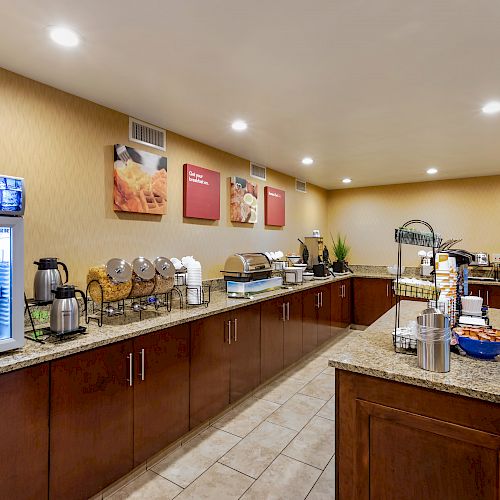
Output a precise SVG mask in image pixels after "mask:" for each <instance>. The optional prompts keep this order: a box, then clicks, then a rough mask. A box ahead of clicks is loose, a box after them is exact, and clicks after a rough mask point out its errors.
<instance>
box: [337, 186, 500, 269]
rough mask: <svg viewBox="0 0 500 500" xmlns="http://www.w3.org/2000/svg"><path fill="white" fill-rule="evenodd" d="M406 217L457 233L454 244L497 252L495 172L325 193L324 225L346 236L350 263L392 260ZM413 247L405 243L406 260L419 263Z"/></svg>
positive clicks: (499, 221) (499, 224)
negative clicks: (396, 232)
mask: <svg viewBox="0 0 500 500" xmlns="http://www.w3.org/2000/svg"><path fill="white" fill-rule="evenodd" d="M410 219H423V220H426V221H427V222H429V223H430V224H431V225H432V226H433V227H434V230H435V231H436V232H439V233H441V235H442V236H443V238H444V239H450V238H456V239H458V238H462V239H463V242H462V243H460V244H459V245H457V246H458V248H465V249H467V250H470V251H473V252H474V251H486V252H488V253H493V252H494V253H500V176H495V177H476V178H470V179H457V180H446V181H433V182H421V183H414V184H400V185H392V186H378V187H370V188H359V189H345V190H336V191H330V192H329V200H328V225H329V229H330V230H331V231H332V233H333V234H334V235H335V234H336V233H337V232H340V233H342V234H346V235H347V239H348V243H349V244H350V245H351V247H352V250H351V255H350V256H349V262H350V263H352V264H370V265H388V264H392V263H396V262H397V245H396V243H394V229H395V228H396V227H399V226H400V225H401V224H403V223H404V222H406V221H408V220H410ZM418 250H420V248H417V247H413V246H408V245H407V246H404V250H403V258H404V263H405V264H406V265H418V264H419V262H420V261H419V259H418V257H417V255H416V253H417V251H418Z"/></svg>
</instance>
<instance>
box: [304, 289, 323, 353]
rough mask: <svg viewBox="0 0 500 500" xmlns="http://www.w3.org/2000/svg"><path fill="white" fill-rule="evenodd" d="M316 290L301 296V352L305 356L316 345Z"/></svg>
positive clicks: (308, 291) (307, 291)
mask: <svg viewBox="0 0 500 500" xmlns="http://www.w3.org/2000/svg"><path fill="white" fill-rule="evenodd" d="M318 301H319V299H318V289H317V288H312V289H310V290H306V291H305V292H304V293H303V294H302V321H303V323H302V352H303V353H304V354H307V353H308V352H311V351H312V350H313V349H314V348H315V347H316V346H317V345H318Z"/></svg>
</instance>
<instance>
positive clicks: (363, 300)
mask: <svg viewBox="0 0 500 500" xmlns="http://www.w3.org/2000/svg"><path fill="white" fill-rule="evenodd" d="M352 286H353V291H352V304H353V308H354V313H353V323H354V324H355V325H362V326H369V325H371V324H372V323H373V322H374V321H375V320H377V319H378V318H380V316H382V315H383V314H384V313H386V312H387V311H388V310H389V309H390V308H391V307H392V306H393V305H394V295H393V292H392V280H390V279H382V278H354V282H353V285H352Z"/></svg>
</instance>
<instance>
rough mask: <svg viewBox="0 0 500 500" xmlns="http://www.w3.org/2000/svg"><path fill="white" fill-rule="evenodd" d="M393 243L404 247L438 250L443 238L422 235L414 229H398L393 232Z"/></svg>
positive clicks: (433, 235)
mask: <svg viewBox="0 0 500 500" xmlns="http://www.w3.org/2000/svg"><path fill="white" fill-rule="evenodd" d="M394 241H395V242H396V243H403V244H405V245H417V246H419V247H430V248H438V247H439V246H440V245H441V243H442V241H443V238H442V237H441V235H439V234H432V233H423V232H421V231H415V230H414V229H406V228H398V229H395V230H394Z"/></svg>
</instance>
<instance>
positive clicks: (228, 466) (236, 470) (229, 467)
mask: <svg viewBox="0 0 500 500" xmlns="http://www.w3.org/2000/svg"><path fill="white" fill-rule="evenodd" d="M221 458H224V457H221ZM221 458H219V460H220V459H221ZM219 460H217V462H216V463H217V464H219V465H223V466H224V467H227V468H228V469H231V470H234V471H235V472H239V473H240V474H243V475H244V476H246V477H248V478H250V479H251V480H252V481H253V482H255V481H256V480H257V479H256V478H255V477H252V476H250V475H249V474H246V473H245V472H242V471H240V470H238V469H235V468H234V467H231V466H230V465H227V464H223V463H222V462H219Z"/></svg>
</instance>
